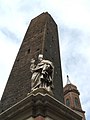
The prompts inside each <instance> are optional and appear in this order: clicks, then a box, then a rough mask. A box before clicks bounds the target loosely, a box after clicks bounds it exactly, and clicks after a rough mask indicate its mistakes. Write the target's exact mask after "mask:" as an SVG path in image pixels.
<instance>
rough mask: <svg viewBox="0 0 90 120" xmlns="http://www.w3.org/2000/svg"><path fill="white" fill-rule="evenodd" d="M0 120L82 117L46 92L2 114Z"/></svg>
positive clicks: (74, 119) (63, 119)
mask: <svg viewBox="0 0 90 120" xmlns="http://www.w3.org/2000/svg"><path fill="white" fill-rule="evenodd" d="M44 92H45V91H44ZM0 120H82V117H81V116H79V115H78V114H77V113H75V112H74V111H73V110H71V109H70V108H68V107H66V106H65V105H64V104H62V103H61V102H60V101H58V100H56V99H55V98H54V97H53V96H51V95H50V94H48V93H47V92H46V93H44V94H42V93H40V92H39V91H38V92H37V93H33V92H32V93H30V94H28V96H27V97H26V98H24V99H23V100H21V101H20V102H18V103H17V104H15V105H13V106H12V107H10V108H9V109H7V110H6V111H4V112H2V113H1V114H0Z"/></svg>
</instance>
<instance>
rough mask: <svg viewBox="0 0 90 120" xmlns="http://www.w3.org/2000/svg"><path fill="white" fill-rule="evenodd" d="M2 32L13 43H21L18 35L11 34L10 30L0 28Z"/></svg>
mask: <svg viewBox="0 0 90 120" xmlns="http://www.w3.org/2000/svg"><path fill="white" fill-rule="evenodd" d="M0 31H1V32H2V33H3V34H4V35H5V36H6V37H7V38H9V40H11V41H13V42H16V43H17V42H19V39H18V38H17V36H16V34H15V33H13V32H11V31H10V30H9V29H8V28H6V27H3V28H0Z"/></svg>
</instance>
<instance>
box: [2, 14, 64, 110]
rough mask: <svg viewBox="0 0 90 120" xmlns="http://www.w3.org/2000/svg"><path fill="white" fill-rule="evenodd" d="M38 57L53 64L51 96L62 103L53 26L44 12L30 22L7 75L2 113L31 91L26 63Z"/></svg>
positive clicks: (28, 68)
mask: <svg viewBox="0 0 90 120" xmlns="http://www.w3.org/2000/svg"><path fill="white" fill-rule="evenodd" d="M40 53H42V54H43V56H44V58H45V59H49V60H50V61H52V62H53V64H54V69H55V72H54V79H53V80H54V87H55V89H54V91H53V92H54V96H55V98H56V99H58V100H59V101H61V102H63V83H62V70H61V59H60V52H59V40H58V30H57V25H56V23H55V21H54V20H53V18H52V17H51V16H50V15H49V14H48V13H47V12H46V13H42V14H41V15H39V16H37V17H36V18H34V19H32V20H31V23H30V25H29V27H28V30H27V32H26V34H25V37H24V39H23V42H22V44H21V47H20V50H19V52H18V54H17V57H16V60H15V62H14V65H13V68H12V71H11V73H10V76H9V79H8V82H7V85H6V88H5V90H4V93H3V96H2V99H1V102H2V104H3V110H5V109H7V108H8V107H10V106H12V105H13V104H15V103H17V102H18V101H20V100H22V99H23V98H25V97H26V96H27V94H28V93H29V92H30V90H31V85H30V78H31V72H30V61H31V59H32V58H34V59H37V57H38V54H40Z"/></svg>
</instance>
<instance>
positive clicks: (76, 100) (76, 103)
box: [74, 97, 79, 106]
mask: <svg viewBox="0 0 90 120" xmlns="http://www.w3.org/2000/svg"><path fill="white" fill-rule="evenodd" d="M74 102H75V105H76V106H78V105H79V102H78V98H76V97H75V101H74Z"/></svg>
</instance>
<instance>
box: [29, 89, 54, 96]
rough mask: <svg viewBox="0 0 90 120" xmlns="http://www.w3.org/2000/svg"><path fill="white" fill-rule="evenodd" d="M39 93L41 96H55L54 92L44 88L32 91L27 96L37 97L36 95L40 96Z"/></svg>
mask: <svg viewBox="0 0 90 120" xmlns="http://www.w3.org/2000/svg"><path fill="white" fill-rule="evenodd" d="M38 93H40V94H42V95H45V94H49V95H51V96H54V94H53V92H52V91H51V90H50V91H48V90H47V88H43V87H41V88H36V89H34V90H33V91H31V92H30V93H28V94H27V96H29V95H31V94H34V95H36V94H38Z"/></svg>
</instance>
